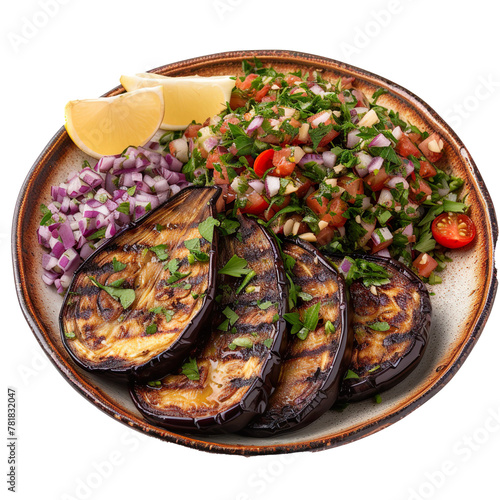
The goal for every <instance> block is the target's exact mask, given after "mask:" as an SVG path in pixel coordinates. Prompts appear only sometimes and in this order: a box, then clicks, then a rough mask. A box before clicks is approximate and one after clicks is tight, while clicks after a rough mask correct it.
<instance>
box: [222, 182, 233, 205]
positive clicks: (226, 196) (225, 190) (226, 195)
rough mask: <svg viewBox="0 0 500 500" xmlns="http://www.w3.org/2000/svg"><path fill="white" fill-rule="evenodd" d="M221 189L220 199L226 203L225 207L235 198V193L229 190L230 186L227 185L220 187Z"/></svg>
mask: <svg viewBox="0 0 500 500" xmlns="http://www.w3.org/2000/svg"><path fill="white" fill-rule="evenodd" d="M221 188H222V196H221V198H222V199H223V200H224V201H225V202H226V205H229V203H232V202H233V201H234V200H235V198H236V193H235V192H234V191H233V190H232V189H231V186H229V185H228V184H224V185H222V186H221Z"/></svg>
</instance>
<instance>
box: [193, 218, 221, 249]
mask: <svg viewBox="0 0 500 500" xmlns="http://www.w3.org/2000/svg"><path fill="white" fill-rule="evenodd" d="M215 226H220V221H218V220H217V219H214V218H213V217H212V216H210V217H207V218H206V219H205V220H204V221H203V222H200V224H199V225H198V231H199V233H200V235H201V237H202V238H205V239H206V240H207V241H208V242H209V243H212V240H213V238H214V228H215Z"/></svg>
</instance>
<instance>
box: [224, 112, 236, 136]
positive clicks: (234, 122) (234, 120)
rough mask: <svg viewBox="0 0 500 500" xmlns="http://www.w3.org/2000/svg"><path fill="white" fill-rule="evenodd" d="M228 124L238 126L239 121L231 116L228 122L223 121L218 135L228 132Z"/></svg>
mask: <svg viewBox="0 0 500 500" xmlns="http://www.w3.org/2000/svg"><path fill="white" fill-rule="evenodd" d="M228 123H232V124H233V125H238V123H240V120H239V119H238V118H236V116H231V118H229V119H228V120H224V123H223V124H222V125H221V127H220V133H221V134H225V133H226V132H227V131H228V130H229V125H228Z"/></svg>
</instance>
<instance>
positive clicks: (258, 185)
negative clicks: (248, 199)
mask: <svg viewBox="0 0 500 500" xmlns="http://www.w3.org/2000/svg"><path fill="white" fill-rule="evenodd" d="M248 185H249V186H250V187H251V188H252V189H253V190H254V191H256V192H257V193H259V194H261V193H262V191H264V187H265V185H264V183H263V182H262V181H261V180H259V179H252V180H251V181H248Z"/></svg>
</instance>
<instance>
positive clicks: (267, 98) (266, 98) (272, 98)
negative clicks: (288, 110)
mask: <svg viewBox="0 0 500 500" xmlns="http://www.w3.org/2000/svg"><path fill="white" fill-rule="evenodd" d="M275 100H276V96H275V95H266V96H264V97H263V98H262V102H273V101H275Z"/></svg>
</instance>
